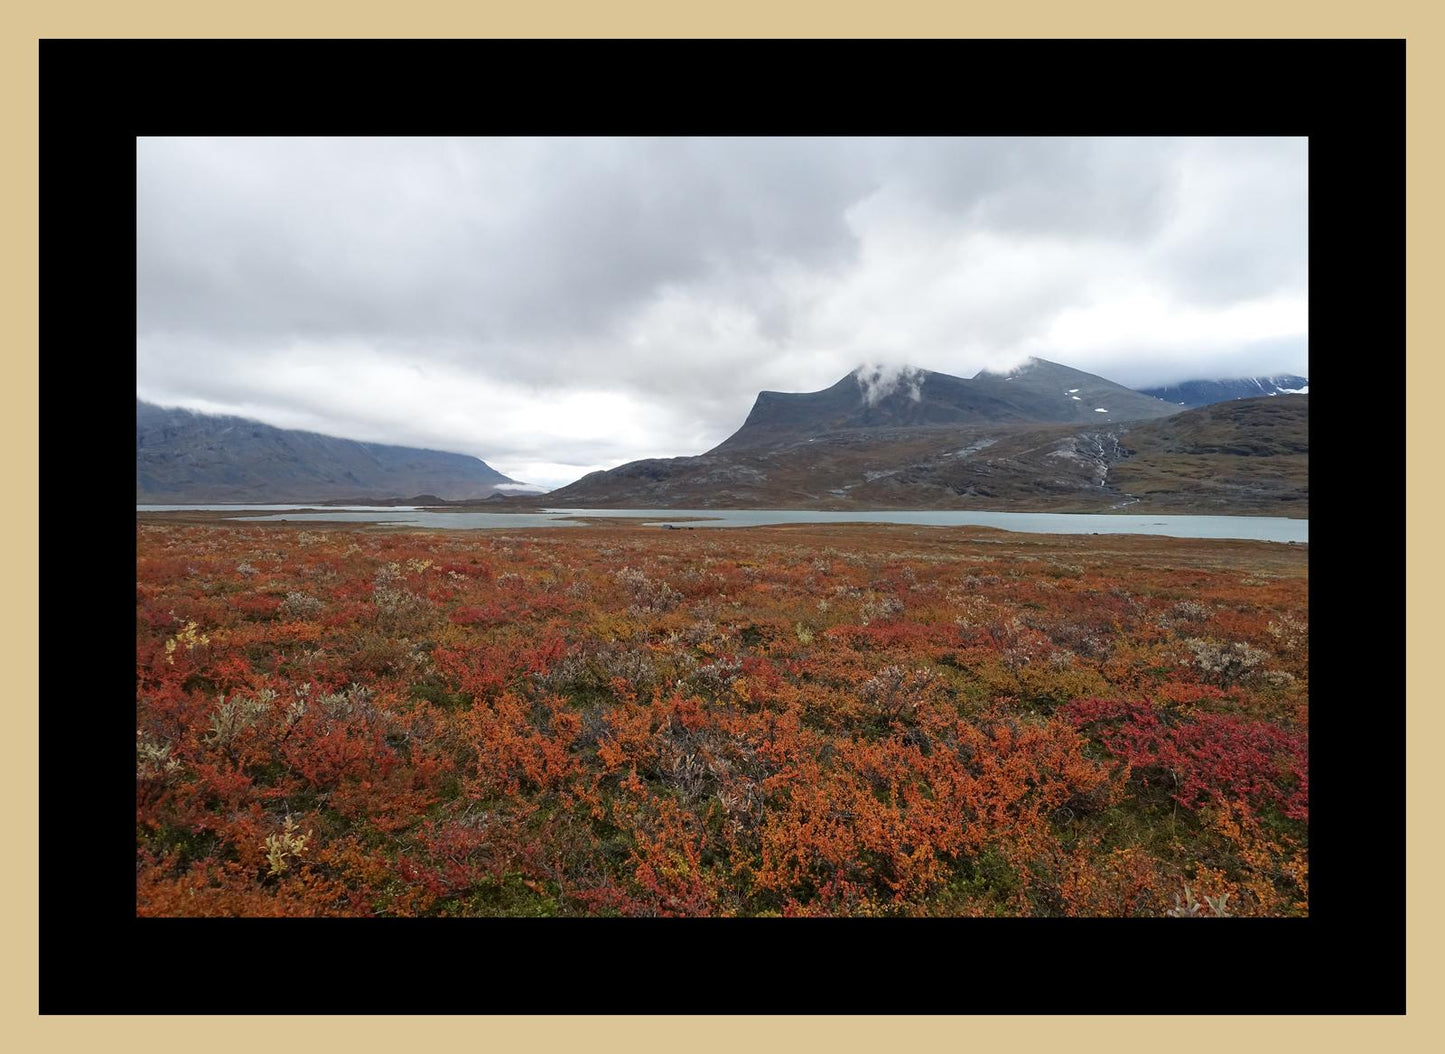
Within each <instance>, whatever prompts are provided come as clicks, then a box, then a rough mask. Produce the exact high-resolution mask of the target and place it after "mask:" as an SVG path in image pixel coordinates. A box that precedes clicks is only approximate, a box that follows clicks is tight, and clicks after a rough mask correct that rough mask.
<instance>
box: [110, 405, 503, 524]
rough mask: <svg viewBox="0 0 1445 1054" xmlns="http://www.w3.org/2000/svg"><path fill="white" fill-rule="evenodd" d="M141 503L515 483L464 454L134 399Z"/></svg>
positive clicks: (468, 491) (466, 490)
mask: <svg viewBox="0 0 1445 1054" xmlns="http://www.w3.org/2000/svg"><path fill="white" fill-rule="evenodd" d="M135 446H136V467H135V494H136V501H137V502H143V503H152V502H154V503H170V502H213V501H214V502H228V501H237V502H240V501H246V502H275V501H327V500H335V499H348V498H355V499H367V498H399V497H406V496H408V495H413V494H435V495H437V496H438V497H442V498H478V497H485V496H487V495H489V494H492V493H494V492H495V489H496V486H497V485H498V484H503V483H514V482H515V481H514V480H511V479H508V477H506V476H504V475H502V474H501V473H500V472H498V471H496V470H495V469H493V468H492V467H491V466H489V465H488V464H487V463H486V462H484V461H481V460H478V459H477V458H474V457H469V456H467V455H465V454H451V453H445V452H442V451H439V450H420V449H416V448H414V447H400V446H388V445H385V444H381V443H362V442H357V441H356V440H351V439H338V438H337V437H335V436H326V435H320V434H318V433H315V432H301V431H295V430H292V429H284V428H273V427H272V426H270V425H265V424H262V423H261V422H259V421H251V420H247V419H246V418H243V417H228V416H213V415H209V414H198V413H193V412H191V411H189V410H179V409H167V408H163V407H159V406H155V405H153V404H151V403H145V402H142V401H141V400H139V399H137V400H136V417H135Z"/></svg>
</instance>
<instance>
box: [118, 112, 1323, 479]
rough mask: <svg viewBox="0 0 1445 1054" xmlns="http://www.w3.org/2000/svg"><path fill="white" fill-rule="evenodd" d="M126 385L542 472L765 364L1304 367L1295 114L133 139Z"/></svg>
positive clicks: (819, 378) (215, 408) (602, 449)
mask: <svg viewBox="0 0 1445 1054" xmlns="http://www.w3.org/2000/svg"><path fill="white" fill-rule="evenodd" d="M136 169H137V170H136V176H137V180H136V246H137V248H136V264H137V282H136V301H137V311H136V369H137V386H136V394H137V395H138V396H139V397H140V398H142V399H146V400H149V401H151V402H158V403H161V404H163V405H167V406H186V407H189V408H192V409H197V410H205V411H211V412H224V413H234V414H240V415H242V416H247V417H254V418H257V419H260V420H262V421H266V422H267V423H270V424H273V425H278V426H280V427H285V428H306V429H310V430H313V431H318V432H325V433H328V434H331V435H339V436H346V437H350V438H354V439H365V440H372V441H378V442H390V443H399V444H403V445H408V446H425V447H433V448H437V449H443V450H454V451H460V452H463V453H468V454H474V455H476V456H477V457H480V458H482V459H483V460H485V461H486V462H487V463H488V464H490V465H492V466H493V467H494V468H496V469H498V470H499V471H502V472H504V473H506V474H507V475H509V476H512V477H513V478H516V479H521V480H526V481H529V482H535V483H541V484H545V485H548V486H560V485H562V484H565V483H568V482H571V481H572V480H574V479H576V478H578V477H579V476H581V475H583V474H584V473H586V472H590V471H592V470H593V469H597V468H611V467H613V466H615V465H618V464H621V463H623V462H625V461H631V460H634V459H636V458H642V457H673V456H677V455H682V454H696V453H701V452H702V451H703V450H706V449H707V448H709V447H711V446H713V445H715V444H717V443H718V442H720V441H722V440H723V439H725V438H726V437H727V436H728V435H729V434H731V433H732V432H733V431H734V430H736V429H737V427H738V426H739V425H741V424H742V421H743V418H744V417H745V416H746V415H747V412H748V410H749V408H750V407H751V406H752V402H753V398H754V396H755V395H756V394H757V392H758V391H759V390H760V389H772V390H776V391H813V390H817V389H819V388H823V387H826V386H827V385H829V384H832V383H833V382H834V381H836V380H838V378H840V377H842V376H843V375H844V374H846V373H847V372H848V371H849V370H851V369H853V368H854V367H856V366H858V365H860V364H863V363H882V364H893V365H901V364H908V365H912V366H917V367H922V368H925V369H931V370H939V371H942V372H944V373H952V374H956V375H959V376H965V377H970V376H973V374H974V373H976V372H977V371H978V370H979V369H982V368H1005V367H1007V366H1009V365H1012V364H1014V363H1016V362H1019V361H1021V360H1022V359H1023V358H1024V357H1026V356H1028V355H1037V356H1041V357H1043V358H1047V359H1053V360H1055V361H1058V362H1062V363H1065V364H1067V365H1070V366H1075V367H1078V368H1079V369H1083V370H1088V371H1090V372H1092V373H1098V374H1102V375H1103V376H1105V377H1108V378H1109V379H1111V380H1115V381H1118V382H1120V383H1122V384H1127V385H1131V386H1135V387H1141V386H1147V385H1151V384H1160V383H1167V382H1173V381H1180V380H1187V379H1191V378H1206V377H1231V376H1246V375H1261V374H1276V373H1298V374H1305V375H1307V374H1308V312H1307V296H1308V280H1309V270H1308V242H1307V219H1308V215H1307V214H1308V193H1307V190H1308V179H1307V172H1308V149H1307V141H1306V140H1304V139H1244V140H1218V139H1213V140H1205V139H991V140H983V139H934V140H918V139H883V140H859V139H841V140H840V139H763V140H739V139H714V140H706V139H664V140H639V139H581V140H575V139H574V140H526V139H500V140H498V139H475V140H429V139H400V140H397V139H311V140H268V139H141V140H139V141H138V142H137V147H136Z"/></svg>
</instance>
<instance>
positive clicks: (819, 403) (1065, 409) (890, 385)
mask: <svg viewBox="0 0 1445 1054" xmlns="http://www.w3.org/2000/svg"><path fill="white" fill-rule="evenodd" d="M1177 412H1178V409H1177V407H1175V406H1173V405H1171V404H1169V403H1165V402H1163V401H1162V400H1160V399H1156V398H1153V397H1152V396H1146V395H1141V394H1140V393H1138V392H1136V391H1133V390H1132V389H1129V388H1125V387H1124V386H1123V385H1120V384H1115V383H1114V382H1113V381H1109V380H1105V379H1104V378H1103V377H1096V376H1095V375H1093V374H1091V373H1085V372H1083V371H1082V370H1076V369H1073V368H1072V367H1069V366H1062V365H1060V364H1059V363H1056V362H1048V361H1046V360H1044V359H1030V360H1029V361H1028V362H1027V363H1025V364H1024V365H1023V366H1020V367H1019V368H1018V369H1016V370H1012V371H1010V372H1008V373H983V372H981V373H979V374H977V375H975V376H974V377H973V378H972V379H965V378H962V377H953V376H950V375H948V374H946V373H935V372H933V371H932V370H911V369H904V370H902V371H897V372H891V373H887V374H885V373H883V371H881V370H874V371H869V370H867V369H858V370H854V371H853V372H852V373H850V374H848V375H847V376H846V377H844V378H843V379H842V380H840V381H838V382H837V383H836V384H834V385H832V386H831V387H829V388H825V389H823V390H822V391H819V392H760V393H759V394H758V398H757V401H756V402H755V403H754V404H753V408H752V411H751V412H750V413H749V414H748V416H747V420H745V421H744V422H743V426H742V427H741V428H739V429H738V430H737V431H736V432H735V433H733V434H732V435H731V436H729V437H728V438H727V439H726V440H724V441H723V442H722V443H720V444H718V446H716V447H714V448H713V450H711V451H709V453H716V452H718V451H723V450H743V449H749V448H757V447H766V446H774V445H776V444H778V443H780V442H785V441H788V440H793V439H803V438H808V437H810V436H817V435H822V434H825V433H830V432H840V431H851V430H854V429H864V428H909V427H932V426H940V425H949V426H964V425H978V424H1027V423H1034V424H1038V423H1044V422H1069V421H1072V422H1078V423H1084V422H1088V423H1090V424H1094V423H1097V422H1098V421H1100V420H1101V419H1102V420H1107V421H1134V420H1148V419H1152V418H1156V417H1165V416H1167V415H1169V414H1172V413H1177Z"/></svg>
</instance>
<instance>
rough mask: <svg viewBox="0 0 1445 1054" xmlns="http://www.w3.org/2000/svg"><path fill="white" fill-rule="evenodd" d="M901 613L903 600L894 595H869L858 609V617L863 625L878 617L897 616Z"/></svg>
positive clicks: (888, 617)
mask: <svg viewBox="0 0 1445 1054" xmlns="http://www.w3.org/2000/svg"><path fill="white" fill-rule="evenodd" d="M902 614H903V601H901V600H899V599H898V598H897V597H895V596H876V597H869V598H868V599H867V600H865V601H863V606H862V607H861V608H859V609H858V617H859V619H860V620H861V621H862V623H863V625H865V626H866V625H868V623H870V622H874V621H877V620H879V619H890V618H897V617H898V616H899V615H902Z"/></svg>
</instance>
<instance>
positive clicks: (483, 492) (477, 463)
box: [136, 358, 1309, 516]
mask: <svg viewBox="0 0 1445 1054" xmlns="http://www.w3.org/2000/svg"><path fill="white" fill-rule="evenodd" d="M1251 388H1252V389H1253V391H1254V392H1255V393H1256V395H1257V396H1258V397H1256V398H1239V397H1237V395H1236V394H1235V393H1237V392H1240V391H1248V390H1250V389H1251ZM1153 391H1159V392H1163V393H1165V394H1166V395H1179V396H1182V398H1180V399H1177V400H1172V401H1171V400H1168V399H1164V398H1160V397H1158V396H1156V395H1153V394H1149V393H1147V392H1140V391H1135V390H1132V389H1130V388H1126V387H1124V386H1123V385H1120V384H1116V383H1114V382H1113V381H1110V380H1107V379H1105V378H1103V377H1099V376H1096V375H1094V374H1090V373H1085V372H1084V371H1082V370H1076V369H1073V368H1072V367H1069V366H1064V365H1060V364H1059V363H1055V362H1049V361H1046V360H1044V359H1037V358H1036V359H1030V360H1028V361H1027V362H1025V363H1024V364H1023V365H1021V366H1019V367H1018V368H1016V369H1013V370H1010V371H1008V372H1002V373H1000V372H989V371H984V372H980V373H978V374H976V375H975V376H973V377H971V378H961V377H954V376H951V375H949V374H944V373H937V372H933V371H929V370H920V369H912V368H906V367H905V368H882V367H860V368H859V369H856V370H853V371H852V372H850V373H849V374H847V375H846V376H844V377H843V378H841V379H840V380H838V381H837V382H836V383H835V384H832V385H830V386H829V387H827V388H824V389H823V390H821V391H816V392H772V391H764V392H760V393H759V394H758V396H757V398H756V400H755V402H754V404H753V407H752V410H751V412H749V414H748V415H747V418H746V419H745V420H744V421H743V423H742V426H741V427H739V428H738V430H737V431H736V432H734V433H733V434H732V435H730V436H729V437H728V438H727V439H725V440H723V441H722V442H721V443H719V444H718V445H717V446H715V447H713V448H712V449H711V450H708V451H706V452H705V453H702V454H698V455H695V456H689V457H673V458H649V459H646V460H642V461H633V462H629V463H628V464H625V465H620V466H618V467H617V468H613V469H609V470H606V471H600V472H593V473H590V474H588V475H587V476H584V477H583V478H582V479H580V480H577V481H576V482H574V483H572V484H570V485H568V486H566V487H562V488H560V489H558V490H554V491H551V492H549V493H547V494H545V496H541V495H538V494H537V493H536V491H537V490H538V488H530V487H528V486H527V485H526V484H519V483H517V481H515V480H511V479H509V478H508V477H507V476H504V475H503V474H502V473H500V472H497V471H496V470H495V469H493V468H491V467H490V466H489V465H487V464H486V463H485V462H483V461H481V460H479V459H477V458H475V457H470V456H467V455H463V454H456V453H446V452H443V451H437V450H420V449H415V448H411V447H400V446H389V445H384V444H378V443H364V442H359V441H355V440H349V439H340V438H337V437H334V436H326V435H320V434H317V433H314V432H303V431H294V430H288V429H281V428H274V427H272V426H270V425H265V424H262V423H260V422H257V421H251V420H247V419H244V418H240V417H229V416H212V415H206V414H198V413H194V412H191V411H188V410H179V409H164V408H162V407H159V406H154V405H152V404H149V403H145V402H142V401H141V400H139V399H137V400H136V501H137V502H138V503H186V502H282V501H292V502H317V503H320V502H327V501H330V502H336V501H355V502H384V501H392V502H395V501H397V500H403V501H406V500H408V499H409V498H411V496H418V495H426V496H428V497H427V499H426V501H423V500H421V498H414V499H412V500H411V501H410V502H409V503H414V504H426V503H429V502H434V501H435V500H436V499H443V500H445V501H449V502H458V501H463V502H473V501H488V502H489V504H490V503H501V501H502V499H503V497H505V498H506V499H507V500H506V505H507V506H509V507H511V506H522V507H525V506H530V505H537V504H545V505H548V506H553V507H583V508H585V507H598V508H729V507H730V508H749V507H752V508H815V509H836V510H848V509H870V508H872V509H877V508H889V509H908V508H945V509H946V508H954V509H969V508H972V509H999V510H1035V511H1080V512H1086V511H1095V512H1098V511H1108V510H1110V509H1121V508H1129V509H1130V511H1132V512H1149V511H1158V512H1191V511H1192V512H1219V513H1267V514H1274V515H1288V516H1305V515H1308V502H1309V395H1308V381H1307V380H1306V379H1305V378H1302V377H1294V376H1289V377H1274V378H1247V379H1244V380H1239V381H1208V382H1204V381H1195V382H1188V383H1187V384H1183V385H1177V386H1174V387H1171V388H1163V389H1154V390H1153ZM1215 396H1218V397H1219V398H1218V399H1215V398H1214V397H1215ZM1190 399H1210V400H1212V401H1210V402H1208V403H1207V404H1205V405H1201V406H1198V407H1194V408H1191V409H1186V408H1184V407H1182V406H1181V405H1180V403H1182V402H1186V401H1188V400H1190ZM529 491H530V494H529V493H528V492H529ZM431 496H435V498H432V497H431Z"/></svg>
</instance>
